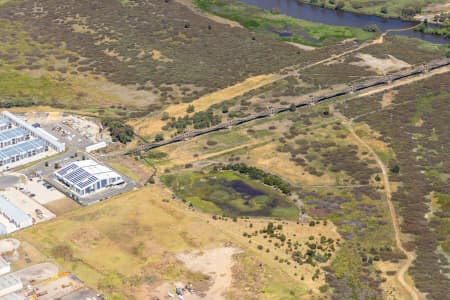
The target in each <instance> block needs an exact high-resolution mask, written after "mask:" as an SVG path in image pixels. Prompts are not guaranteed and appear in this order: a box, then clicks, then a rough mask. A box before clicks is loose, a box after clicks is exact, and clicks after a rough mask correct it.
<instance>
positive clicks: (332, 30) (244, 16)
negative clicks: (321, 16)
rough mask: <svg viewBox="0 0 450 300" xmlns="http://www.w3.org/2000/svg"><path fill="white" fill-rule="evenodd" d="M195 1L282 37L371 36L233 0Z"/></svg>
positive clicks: (307, 40) (306, 40) (316, 41)
mask: <svg viewBox="0 0 450 300" xmlns="http://www.w3.org/2000/svg"><path fill="white" fill-rule="evenodd" d="M195 3H196V4H197V6H198V7H199V8H201V9H203V10H206V11H208V12H209V13H212V14H215V15H218V16H221V17H223V18H226V19H230V20H233V21H236V22H238V23H240V24H241V25H242V26H244V27H246V28H248V29H250V30H252V31H255V32H259V33H264V34H268V35H270V36H273V37H276V38H279V39H281V40H283V41H289V42H295V43H300V44H305V45H312V46H320V45H322V44H323V43H324V42H326V41H329V40H343V39H348V38H356V39H358V40H360V41H362V40H367V39H370V38H373V36H374V35H373V34H372V33H369V32H367V31H364V30H362V29H358V28H350V27H342V26H329V25H323V24H316V23H312V22H307V21H303V20H298V19H295V18H291V17H288V16H285V15H281V14H277V13H273V12H269V11H267V10H263V9H260V8H257V7H254V6H250V5H247V4H245V3H242V2H239V1H235V0H225V1H215V0H195Z"/></svg>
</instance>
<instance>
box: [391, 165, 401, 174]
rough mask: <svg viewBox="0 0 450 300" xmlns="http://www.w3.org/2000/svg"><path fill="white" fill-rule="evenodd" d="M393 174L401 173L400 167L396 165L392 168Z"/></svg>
mask: <svg viewBox="0 0 450 300" xmlns="http://www.w3.org/2000/svg"><path fill="white" fill-rule="evenodd" d="M391 172H392V173H394V174H398V173H400V167H399V166H398V165H395V166H393V167H392V168H391Z"/></svg>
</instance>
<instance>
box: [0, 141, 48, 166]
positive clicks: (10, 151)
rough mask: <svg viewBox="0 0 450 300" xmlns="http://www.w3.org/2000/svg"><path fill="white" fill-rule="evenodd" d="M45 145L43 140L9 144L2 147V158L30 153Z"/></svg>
mask: <svg viewBox="0 0 450 300" xmlns="http://www.w3.org/2000/svg"><path fill="white" fill-rule="evenodd" d="M44 147H45V143H44V141H42V140H38V139H35V140H29V141H25V142H22V143H19V144H15V145H12V146H9V147H7V148H3V149H0V160H1V161H6V160H8V159H11V158H13V157H16V156H18V155H19V156H20V155H22V156H24V155H28V153H30V152H33V151H39V150H42V149H43V148H44Z"/></svg>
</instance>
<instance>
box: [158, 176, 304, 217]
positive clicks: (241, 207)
mask: <svg viewBox="0 0 450 300" xmlns="http://www.w3.org/2000/svg"><path fill="white" fill-rule="evenodd" d="M161 179H162V181H163V182H164V183H165V184H166V185H168V186H169V187H171V188H172V189H173V190H174V191H175V193H176V194H177V195H178V196H179V197H180V198H182V199H184V200H185V201H189V202H191V203H192V204H193V206H194V207H198V208H200V209H202V210H205V211H207V212H210V213H213V214H226V215H232V216H268V217H276V218H282V219H288V220H292V219H296V218H297V217H298V210H297V208H296V207H295V205H294V204H293V203H292V202H291V201H290V200H288V199H287V198H286V197H285V196H283V195H282V194H280V193H279V192H277V191H275V190H272V189H271V188H269V187H267V186H264V185H263V184H261V183H258V182H255V181H252V180H250V179H248V178H246V177H243V176H239V175H238V174H236V173H234V172H230V171H223V172H216V171H213V172H211V173H209V174H207V175H205V174H200V173H183V174H177V175H172V174H171V175H164V176H163V177H162V178H161Z"/></svg>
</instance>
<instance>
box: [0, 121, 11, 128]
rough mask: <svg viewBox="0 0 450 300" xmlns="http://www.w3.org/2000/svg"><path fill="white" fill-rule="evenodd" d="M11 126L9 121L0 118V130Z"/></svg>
mask: <svg viewBox="0 0 450 300" xmlns="http://www.w3.org/2000/svg"><path fill="white" fill-rule="evenodd" d="M9 128H11V122H10V121H8V120H7V119H4V118H0V131H1V130H6V129H9Z"/></svg>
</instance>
